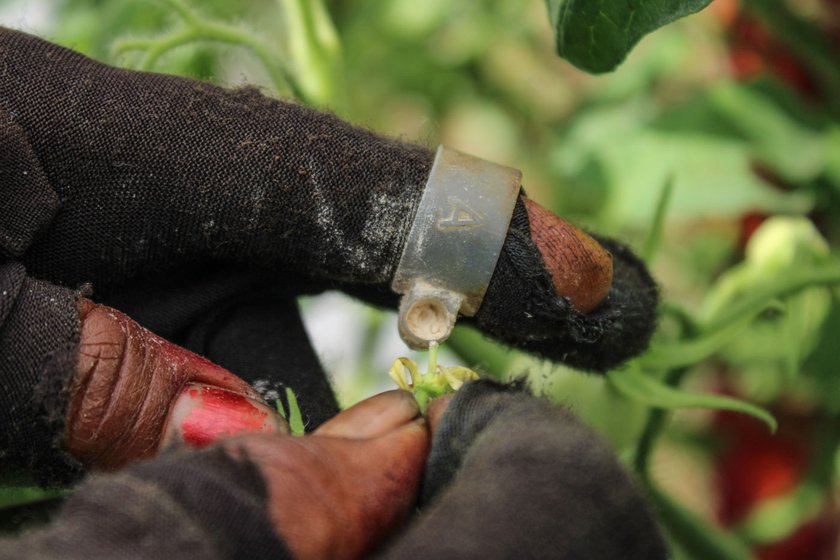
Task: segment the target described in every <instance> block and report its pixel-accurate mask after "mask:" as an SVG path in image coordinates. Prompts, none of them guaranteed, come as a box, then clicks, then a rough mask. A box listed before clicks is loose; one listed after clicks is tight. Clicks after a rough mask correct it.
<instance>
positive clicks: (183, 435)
mask: <svg viewBox="0 0 840 560" xmlns="http://www.w3.org/2000/svg"><path fill="white" fill-rule="evenodd" d="M253 432H261V433H272V432H283V433H288V426H287V425H286V422H285V421H284V420H283V418H282V417H281V416H280V415H279V414H278V413H277V411H275V410H273V409H272V408H271V407H270V406H268V405H266V404H265V403H261V402H258V401H255V400H253V399H249V398H248V397H245V396H243V395H240V394H238V393H234V392H232V391H227V390H225V389H220V388H218V387H213V386H211V385H203V384H200V383H191V384H189V385H187V386H186V387H184V389H183V390H182V391H181V394H180V395H179V396H178V398H177V399H176V400H175V404H174V405H173V406H172V410H171V411H170V414H169V422H168V423H167V427H166V428H165V429H164V437H163V440H162V443H161V446H162V447H166V446H169V445H173V444H177V443H183V444H186V445H188V446H190V447H204V446H206V445H210V444H212V443H215V442H217V441H219V440H220V439H223V438H226V437H229V436H232V435H236V434H242V433H253Z"/></svg>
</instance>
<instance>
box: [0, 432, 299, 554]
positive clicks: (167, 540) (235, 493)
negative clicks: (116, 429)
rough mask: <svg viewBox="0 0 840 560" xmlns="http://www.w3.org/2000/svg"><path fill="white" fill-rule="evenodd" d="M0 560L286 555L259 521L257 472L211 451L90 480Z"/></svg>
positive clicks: (2, 543) (7, 542)
mask: <svg viewBox="0 0 840 560" xmlns="http://www.w3.org/2000/svg"><path fill="white" fill-rule="evenodd" d="M0 558H2V559H9V560H11V559H17V560H30V559H32V560H34V559H36V558H37V559H44V560H47V559H52V558H55V559H58V558H61V559H67V560H71V559H79V560H95V559H106V558H109V559H110V558H137V559H150V560H151V559H154V560H159V559H162V558H177V559H178V560H190V559H196V560H205V559H207V560H223V559H243V560H245V559H252V558H253V559H257V558H266V559H272V560H283V559H284V558H291V554H290V553H289V552H288V550H287V549H286V548H285V546H284V545H283V543H282V542H281V541H280V539H279V537H278V536H277V534H276V533H275V532H274V528H273V527H272V526H271V524H270V522H269V520H268V517H267V515H266V490H265V484H264V481H263V479H262V475H261V474H260V472H259V471H258V469H257V468H256V467H255V466H254V465H253V464H252V463H251V462H250V461H248V460H247V459H240V460H237V459H233V458H232V457H230V456H229V455H228V454H227V453H225V452H223V451H222V450H221V449H218V448H214V449H210V450H205V451H200V452H188V453H187V452H181V453H173V454H168V455H164V456H161V457H159V458H158V459H156V460H154V461H150V462H144V463H138V464H137V465H135V466H133V467H131V468H129V469H127V470H126V471H123V472H121V473H119V474H115V475H107V476H97V477H92V478H91V479H89V480H88V481H86V482H85V483H84V484H82V485H81V486H79V488H78V489H77V490H76V492H75V493H74V495H73V496H72V497H71V498H70V499H69V500H68V501H67V503H65V504H64V506H63V508H62V510H61V512H60V514H59V515H58V516H57V517H56V519H55V520H53V522H52V524H51V525H50V526H49V527H47V528H45V529H41V530H36V531H32V532H30V533H28V534H26V535H24V536H21V537H18V538H7V539H0Z"/></svg>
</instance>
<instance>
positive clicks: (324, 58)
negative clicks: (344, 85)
mask: <svg viewBox="0 0 840 560" xmlns="http://www.w3.org/2000/svg"><path fill="white" fill-rule="evenodd" d="M277 3H278V5H279V6H280V9H281V10H282V11H283V15H284V18H285V30H286V37H287V45H288V49H289V56H290V60H291V65H292V67H293V69H294V70H293V74H294V82H295V84H296V88H297V90H298V97H300V98H301V99H302V100H304V101H306V102H307V103H308V104H310V105H315V106H318V107H322V106H326V105H333V106H334V105H336V104H338V105H341V104H342V101H341V98H342V95H341V92H340V88H339V82H340V76H341V72H342V67H341V41H340V40H339V37H338V33H337V32H336V30H335V26H334V25H333V22H332V19H331V18H330V15H329V12H327V9H326V8H325V7H324V3H323V0H277Z"/></svg>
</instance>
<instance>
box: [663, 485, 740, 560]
mask: <svg viewBox="0 0 840 560" xmlns="http://www.w3.org/2000/svg"><path fill="white" fill-rule="evenodd" d="M648 496H649V497H650V500H651V502H652V503H653V506H654V507H655V508H656V510H657V512H658V513H659V515H658V516H657V517H658V519H659V521H660V523H662V525H663V526H664V528H665V530H666V531H667V532H668V535H669V536H670V537H671V539H672V540H674V541H675V542H676V543H677V544H678V545H679V547H680V548H681V549H682V550H683V551H685V553H686V554H687V555H688V557H689V558H716V559H720V560H749V559H750V558H752V554H751V553H750V551H749V550H748V549H747V547H746V546H745V545H744V544H743V543H742V542H741V541H739V540H738V539H737V538H735V537H733V536H732V535H730V534H728V533H725V532H723V531H722V530H720V529H718V528H717V527H714V526H713V525H711V524H710V523H708V522H707V521H704V520H703V519H701V518H700V517H699V516H698V515H696V514H695V513H693V512H691V511H688V510H687V509H685V508H684V507H683V506H682V505H680V504H679V503H677V502H676V501H675V500H674V499H673V498H671V497H670V496H668V495H667V494H665V493H664V492H663V491H662V490H660V489H658V488H656V487H655V486H654V485H652V484H648Z"/></svg>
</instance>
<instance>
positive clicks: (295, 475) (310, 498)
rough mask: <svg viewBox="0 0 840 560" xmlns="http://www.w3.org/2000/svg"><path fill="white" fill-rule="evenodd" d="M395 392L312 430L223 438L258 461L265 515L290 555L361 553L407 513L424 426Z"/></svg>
mask: <svg viewBox="0 0 840 560" xmlns="http://www.w3.org/2000/svg"><path fill="white" fill-rule="evenodd" d="M403 393H404V392H402V391H390V392H388V393H383V394H382V395H378V396H376V397H372V398H371V399H368V400H367V401H364V402H362V403H360V404H358V405H356V406H355V407H354V408H351V409H349V410H347V411H345V412H343V413H341V414H339V415H338V416H337V417H336V418H335V419H334V420H332V421H330V422H329V423H327V424H324V425H323V426H322V427H321V428H320V429H319V431H318V432H317V433H316V434H315V435H312V436H307V437H280V438H278V437H272V436H259V437H249V438H244V439H241V440H232V441H231V442H230V443H229V444H227V445H228V448H229V451H230V452H232V453H233V454H242V453H244V454H247V456H248V458H249V459H250V460H252V461H254V462H255V463H256V464H258V465H259V466H260V470H261V471H262V473H263V476H264V478H265V481H266V486H267V488H268V495H269V506H268V509H269V514H270V517H271V519H272V521H273V523H274V525H275V528H276V530H277V532H278V533H279V534H280V535H281V536H282V537H283V540H284V542H285V543H286V545H287V546H288V547H289V549H290V550H291V551H292V553H293V554H294V556H295V558H302V559H308V558H335V559H349V558H359V557H362V556H364V555H365V554H367V553H370V552H371V550H373V549H374V548H375V547H376V545H377V544H379V543H380V542H381V541H382V540H383V539H384V538H385V537H386V536H387V535H388V534H389V533H390V532H391V531H392V530H393V529H394V528H396V527H397V526H398V525H399V524H400V523H401V522H402V521H403V520H404V519H405V518H406V517H407V516H408V513H409V512H410V510H411V507H412V506H413V504H414V503H415V501H416V498H417V494H418V491H419V488H420V481H421V477H422V474H423V469H424V465H425V462H426V457H427V454H428V450H429V432H428V429H427V427H426V423H425V420H423V419H422V418H418V417H417V415H418V414H419V410H418V408H417V404H416V403H414V402H413V398H411V397H410V395H408V398H406V395H407V394H403Z"/></svg>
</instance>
